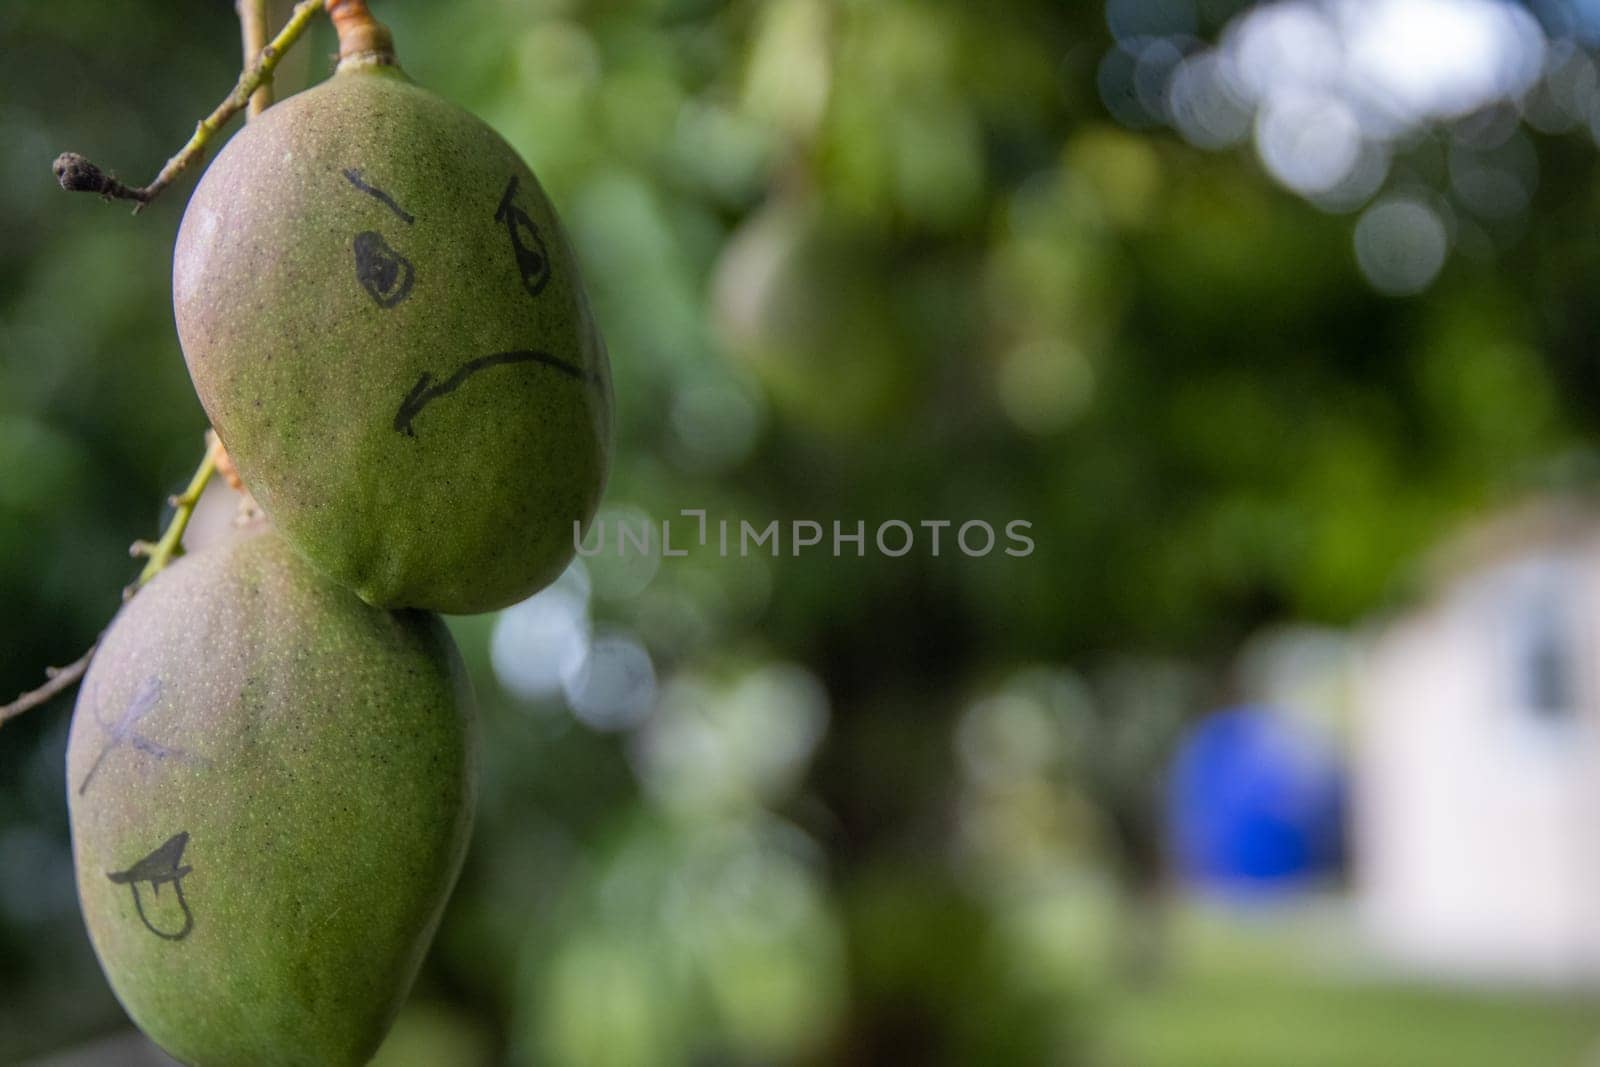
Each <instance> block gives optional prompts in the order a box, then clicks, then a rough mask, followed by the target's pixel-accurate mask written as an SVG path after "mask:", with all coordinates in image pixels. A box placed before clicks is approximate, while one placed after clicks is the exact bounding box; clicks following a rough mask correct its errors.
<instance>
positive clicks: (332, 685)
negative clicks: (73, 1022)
mask: <svg viewBox="0 0 1600 1067" xmlns="http://www.w3.org/2000/svg"><path fill="white" fill-rule="evenodd" d="M472 723H473V711H472V703H471V694H470V692H469V691H468V688H467V684H466V681H465V677H464V674H463V671H462V668H461V665H460V660H459V656H458V654H457V653H456V650H455V647H454V645H453V644H452V642H451V640H450V637H449V635H448V633H446V631H445V630H444V627H443V626H442V624H441V623H440V622H439V620H438V618H437V617H436V616H432V615H427V614H423V613H420V612H401V613H393V614H391V613H389V612H386V611H382V610H379V609H376V608H373V607H370V606H368V605H367V604H364V603H362V602H361V601H360V600H359V599H357V598H356V597H355V595H354V594H352V593H350V592H349V591H347V590H345V589H342V588H339V587H337V586H335V585H333V584H332V583H330V582H329V581H328V580H327V579H325V578H324V577H322V576H321V575H320V574H318V573H317V572H315V571H314V570H312V568H311V567H310V566H308V565H307V564H306V563H305V562H304V561H303V560H301V559H300V557H299V556H298V555H296V554H295V553H294V552H292V551H291V550H290V549H289V548H288V546H287V545H286V544H285V543H284V542H283V541H282V539H281V538H279V537H278V536H277V534H276V533H274V532H272V531H271V530H270V529H267V528H265V527H263V526H260V525H258V526H257V527H256V528H255V529H254V530H252V531H249V532H245V533H241V534H239V535H237V536H234V537H232V538H230V539H228V540H226V541H224V542H222V543H220V544H217V545H215V546H214V547H211V548H208V549H206V550H204V551H203V552H200V553H197V554H195V555H193V556H191V557H188V558H185V559H182V560H179V561H178V562H177V563H175V564H174V565H173V566H172V567H171V568H169V569H168V570H166V571H164V572H163V573H162V574H160V575H159V576H158V577H157V578H156V579H155V580H154V581H153V582H152V583H150V585H148V586H147V587H146V588H145V589H144V590H143V591H142V592H140V593H139V594H138V595H137V596H136V597H134V599H133V600H132V601H130V602H129V603H128V604H127V605H125V606H124V607H123V609H122V611H121V613H120V614H119V615H118V616H117V618H116V620H115V621H114V622H113V624H112V626H111V628H110V630H109V631H108V632H107V633H106V636H105V639H104V641H103V642H102V644H101V646H100V649H99V651H98V653H97V654H96V655H95V658H94V662H93V665H92V666H91V667H90V670H89V673H88V675H87V677H86V678H85V680H84V685H83V689H82V692H81V694H80V695H79V698H78V705H77V710H76V712H75V714H74V717H73V722H72V731H71V736H70V740H69V742H68V748H67V788H68V802H69V807H70V811H71V821H72V843H73V858H74V861H75V864H76V868H77V879H78V895H79V898H80V901H81V903H82V908H83V915H84V918H85V921H86V922H87V924H88V928H89V934H90V938H91V940H92V941H93V943H94V948H95V952H96V953H97V954H98V956H99V958H100V963H101V966H102V967H103V969H104V970H105V973H106V976H107V978H108V979H109V980H110V982H111V986H112V989H113V990H114V991H115V993H116V995H117V997H118V999H119V1000H121V1001H122V1004H123V1006H124V1007H125V1008H126V1009H127V1011H128V1014H129V1015H130V1016H131V1017H132V1018H133V1020H134V1021H135V1022H136V1023H137V1024H138V1025H139V1026H140V1027H141V1028H142V1029H143V1030H144V1031H145V1032H146V1033H147V1034H149V1035H150V1037H152V1038H153V1039H154V1040H155V1041H156V1042H158V1043H159V1044H160V1045H161V1046H162V1047H164V1048H165V1049H166V1050H167V1051H168V1052H170V1053H171V1054H172V1055H174V1056H176V1057H177V1058H178V1059H180V1060H183V1061H185V1062H187V1063H191V1064H199V1065H203V1067H231V1065H241V1067H244V1065H251V1067H254V1065H261V1064H274V1065H296V1064H305V1065H308V1067H309V1065H317V1067H328V1065H344V1064H359V1063H364V1062H366V1060H367V1059H369V1058H370V1057H371V1056H372V1054H373V1052H374V1051H375V1050H376V1049H377V1047H378V1045H379V1043H380V1042H381V1041H382V1039H383V1035H384V1033H385V1031H386V1030H387V1029H388V1026H389V1024H390V1022H391V1021H392V1020H393V1018H394V1015H395V1012H396V1011H397V1010H398V1009H399V1006H400V1004H401V1002H402V1001H403V1000H404V999H405V996H406V993H407V991H408V990H409V989H410V986H411V983H412V980H413V979H414V977H415V975H416V972H417V968H418V966H419V965H420V963H421V960H422V957H423V954H424V952H425V951H426V949H427V947H428V944H429V942H430V941H431V940H432V937H433V932H434V930H435V928H436V926H437V924H438V921H439V917H440V913H441V912H442V910H443V908H444V904H445V901H446V899H447V897H448V895H449V893H450V889H451V887H452V886H453V884H454V882H455V878H456V875H457V873H458V872H459V869H460V865H461V861H462V857H463V854H464V852H465V849H466V843H467V836H468V832H469V829H470V824H471V818H472V798H473V792H474V771H473V756H472V751H471V748H472V745H471V742H472V733H473V726H472Z"/></svg>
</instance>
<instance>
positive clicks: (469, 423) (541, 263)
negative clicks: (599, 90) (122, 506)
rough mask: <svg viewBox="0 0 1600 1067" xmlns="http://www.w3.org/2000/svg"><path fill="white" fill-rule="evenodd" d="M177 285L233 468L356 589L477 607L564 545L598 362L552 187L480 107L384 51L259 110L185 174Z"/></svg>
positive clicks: (288, 533) (590, 432) (188, 348)
mask: <svg viewBox="0 0 1600 1067" xmlns="http://www.w3.org/2000/svg"><path fill="white" fill-rule="evenodd" d="M173 300H174V308H175V311H176V315H177V324H178V333H179V337H180V340H181V341H182V344H183V351H184V356H185V358H186V359H187V361H188V364H189V371H190V374H191V376H192V377H193V379H194V383H195V387H196V390H197V391H198V393H199V395H200V400H201V402H202V403H203V404H204V406H205V409H206V412H207V413H208V414H209V415H210V417H211V422H212V425H213V426H214V427H215V428H216V430H217V432H218V434H219V435H220V436H221V438H222V440H223V443H224V444H226V445H227V447H228V451H229V453H230V454H231V455H232V457H233V460H234V462H235V463H236V464H237V466H238V469H239V471H240V473H241V474H242V476H243V478H244V480H245V482H246V483H247V484H248V485H249V487H250V489H251V490H252V491H253V492H254V494H255V496H256V498H257V499H258V500H259V501H260V502H261V504H262V505H263V507H264V508H265V509H266V511H267V513H268V514H269V515H270V516H271V517H272V519H273V521H274V522H275V523H276V524H277V526H278V528H279V529H280V530H281V531H282V532H283V535H284V537H285V538H287V539H288V540H289V541H290V543H291V544H292V545H293V546H294V547H295V548H296V549H297V550H299V551H300V552H302V553H303V554H304V555H305V556H306V557H307V558H308V559H310V560H311V561H312V562H313V563H314V564H315V565H316V566H317V567H319V568H320V569H322V570H323V571H324V572H325V573H327V574H328V575H329V576H330V577H332V578H334V579H335V580H337V581H339V582H340V583H342V584H344V585H346V586H349V587H350V588H352V589H354V590H355V591H356V592H357V593H358V594H359V595H360V596H361V597H362V598H363V599H365V600H367V601H368V602H369V603H372V604H376V605H379V606H383V607H419V608H427V609H431V610H435V611H443V612H457V613H466V612H479V611H488V610H492V609H495V608H499V607H504V606H506V605H507V604H511V603H514V602H516V601H518V600H520V599H522V598H524V597H526V596H528V595H530V594H532V593H533V592H535V591H537V590H538V589H539V588H541V587H542V586H544V585H546V584H548V583H549V582H550V581H552V580H553V579H554V578H555V577H556V576H557V575H558V574H560V572H561V570H562V568H563V567H564V566H565V565H566V563H567V562H568V561H569V560H570V559H571V557H572V554H573V523H574V521H577V522H580V523H587V522H588V520H589V519H590V518H591V517H592V516H593V514H594V511H595V508H596V507H597V506H598V503H599V499H600V494H601V490H602V488H603V486H604V482H605V478H606V474H607V471H608V468H609V464H610V450H611V377H610V368H609V364H608V361H607V358H606V353H605V348H604V345H603V343H602V342H601V339H600V335H599V333H598V331H597V330H596V328H595V324H594V320H593V317H592V315H591V313H590V309H589V304H588V300H587V298H586V296H585V294H584V289H583V284H582V282H581V280H580V278H579V274H578V267H577V262H576V260H575V258H574V256H573V254H572V250H571V248H570V247H569V245H568V242H567V238H566V236H565V235H564V233H563V232H562V229H561V225H560V223H559V222H558V221H557V219H556V216H555V213H554V210H553V208H552V207H551V205H550V203H549V201H548V200H547V199H546V197H545V195H544V193H543V192H542V191H541V190H540V187H539V184H538V182H537V180H536V179H535V178H534V175H533V173H532V172H531V171H530V170H529V169H528V167H527V165H526V164H524V163H523V162H522V160H521V159H520V158H518V156H517V154H516V153H515V151H513V150H512V148H511V147H510V146H509V145H507V144H506V143H505V141H503V140H502V139H501V138H500V137H499V136H498V135H497V134H495V133H494V131H492V130H491V129H490V128H489V127H488V126H486V125H485V124H484V123H483V122H481V121H479V120H478V119H477V118H475V117H473V116H472V115H470V114H468V113H467V112H465V111H463V110H461V109H460V108H458V107H456V106H454V105H453V104H450V103H448V102H446V101H445V100H443V99H441V98H440V97H438V96H436V95H434V94H433V93H430V92H428V91H427V90H425V89H422V88H420V87H418V86H417V85H415V84H413V83H412V82H411V81H409V80H408V79H407V78H406V77H405V75H403V74H402V73H400V72H399V71H398V69H396V68H393V67H377V68H358V69H355V70H352V71H348V72H344V73H340V74H336V75H334V76H333V77H332V78H330V79H329V80H328V81H326V82H324V83H323V84H321V85H319V86H316V87H314V88H312V89H309V90H307V91H306V92H303V93H300V94H298V95H296V96H293V97H290V98H289V99H287V100H284V101H282V102H281V103H279V104H277V105H276V106H274V107H272V108H270V109H269V110H267V111H266V112H264V113H263V114H262V115H261V116H260V117H258V118H257V119H255V120H254V121H252V122H251V123H250V124H249V125H248V126H247V127H245V128H244V129H243V130H241V131H240V132H239V133H238V134H237V135H236V136H235V137H234V138H233V139H232V140H231V141H229V142H228V144H227V146H226V147H225V148H224V149H223V151H222V152H221V153H220V154H219V155H218V156H217V158H216V160H215V162H213V163H212V164H211V166H210V168H209V169H208V170H207V171H206V173H205V176H204V177H203V178H202V180H201V181H200V183H199V186H198V187H197V188H196V190H195V192H194V195H193V197H192V199H191V200H190V202H189V206H188V209H187V211H186V213H185V215H184V218H183V225H182V228H181V230H180V231H179V235H178V244H177V250H176V255H175V259H174V266H173Z"/></svg>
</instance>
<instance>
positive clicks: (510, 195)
mask: <svg viewBox="0 0 1600 1067" xmlns="http://www.w3.org/2000/svg"><path fill="white" fill-rule="evenodd" d="M516 196H517V176H516V175H515V174H513V175H512V176H511V182H510V184H508V185H507V186H506V193H505V195H504V196H502V197H501V198H500V207H499V209H498V210H496V211H495V213H494V221H496V222H503V223H505V227H506V233H507V234H509V235H510V237H511V250H512V252H514V253H515V254H516V257H517V273H519V274H521V275H522V287H523V288H524V289H526V290H527V291H528V295H529V296H538V295H539V294H540V293H541V292H543V291H544V287H545V285H546V284H547V283H548V282H549V281H550V255H549V253H548V252H546V251H545V247H544V238H543V237H542V236H541V235H540V234H539V227H538V226H536V225H534V222H533V220H532V219H530V218H529V217H528V213H527V212H526V211H524V210H522V209H521V208H520V207H518V206H517V205H516V203H515V202H514V201H515V200H516Z"/></svg>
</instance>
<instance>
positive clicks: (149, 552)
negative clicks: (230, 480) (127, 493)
mask: <svg viewBox="0 0 1600 1067" xmlns="http://www.w3.org/2000/svg"><path fill="white" fill-rule="evenodd" d="M222 455H223V451H222V443H221V442H220V441H219V440H218V439H217V435H216V434H215V433H208V434H207V435H206V455H205V458H204V459H203V460H201V461H200V469H199V470H197V471H195V472H194V477H193V478H191V479H190V480H189V486H188V488H186V489H185V490H184V491H183V492H182V493H181V494H179V495H178V496H175V497H173V498H172V504H173V506H174V507H175V508H176V509H177V510H176V511H174V512H173V514H172V520H171V521H170V522H168V523H167V528H166V531H165V532H163V533H162V535H161V540H159V541H157V542H156V543H155V544H150V543H148V542H145V541H139V542H135V543H134V546H133V554H134V555H136V556H148V557H150V558H149V561H148V562H146V564H145V567H144V570H142V571H140V572H139V577H138V578H137V579H136V580H135V581H134V583H133V584H132V585H130V586H128V588H127V589H125V590H124V591H123V594H122V597H123V599H124V600H128V599H131V598H132V597H133V596H134V594H136V593H138V592H139V590H141V589H143V588H144V587H145V586H146V585H147V584H148V583H149V582H150V579H152V578H154V577H155V576H156V575H158V574H160V573H161V572H162V571H163V570H165V569H166V568H167V565H168V564H170V563H171V562H172V561H173V560H174V559H177V558H178V557H179V556H181V555H183V535H184V532H185V531H186V530H188V528H189V520H190V519H191V518H193V517H194V509H195V505H196V504H198V503H199V502H200V494H201V493H203V492H205V488H206V484H207V483H208V482H210V481H211V477H212V475H214V474H215V473H216V472H217V462H218V459H219V458H220V457H221V456H222ZM104 636H105V634H104V633H102V634H101V635H100V637H96V638H95V639H94V644H92V645H90V646H89V651H87V652H85V653H84V654H83V655H82V656H80V657H78V660H77V661H76V662H75V663H72V664H69V665H68V666H65V667H49V668H46V670H45V675H46V676H47V677H48V678H49V679H50V680H49V681H47V682H45V684H44V685H41V686H40V687H39V688H37V689H34V690H31V691H30V692H27V693H23V694H22V695H21V696H19V697H18V698H17V699H16V700H13V701H12V702H11V703H9V704H7V705H5V706H4V707H0V726H3V725H4V724H5V722H6V720H8V719H12V718H15V717H16V716H18V715H21V714H22V713H23V712H25V711H31V710H33V709H34V708H37V707H38V706H40V705H41V704H45V703H47V702H49V700H50V698H51V697H54V696H55V695H56V694H58V693H62V692H65V691H66V690H68V689H70V688H72V686H73V685H75V684H76V683H77V682H78V681H79V680H80V679H82V678H83V675H84V672H85V671H87V670H88V669H89V663H90V661H91V660H93V659H94V654H95V652H96V650H98V649H99V647H100V640H101V638H103V637H104Z"/></svg>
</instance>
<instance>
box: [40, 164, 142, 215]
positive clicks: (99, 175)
mask: <svg viewBox="0 0 1600 1067" xmlns="http://www.w3.org/2000/svg"><path fill="white" fill-rule="evenodd" d="M50 170H51V171H52V172H53V173H54V174H55V176H56V181H57V182H58V183H59V184H60V185H61V188H63V189H65V190H66V191H67V192H69V193H99V194H100V195H101V196H103V197H105V198H106V199H107V200H137V201H139V202H140V203H143V202H144V201H146V200H148V199H150V197H149V196H148V195H147V194H146V193H145V191H144V190H143V189H133V188H130V187H128V186H126V185H124V184H122V183H121V182H119V181H117V179H115V178H113V177H111V175H109V174H107V173H106V172H105V171H103V170H101V169H100V168H99V167H97V166H95V164H93V163H92V162H90V161H89V160H88V159H86V158H84V157H83V156H80V155H79V154H78V153H76V152H63V153H61V154H60V155H59V156H57V157H56V161H55V162H54V163H52V164H51V165H50Z"/></svg>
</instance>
